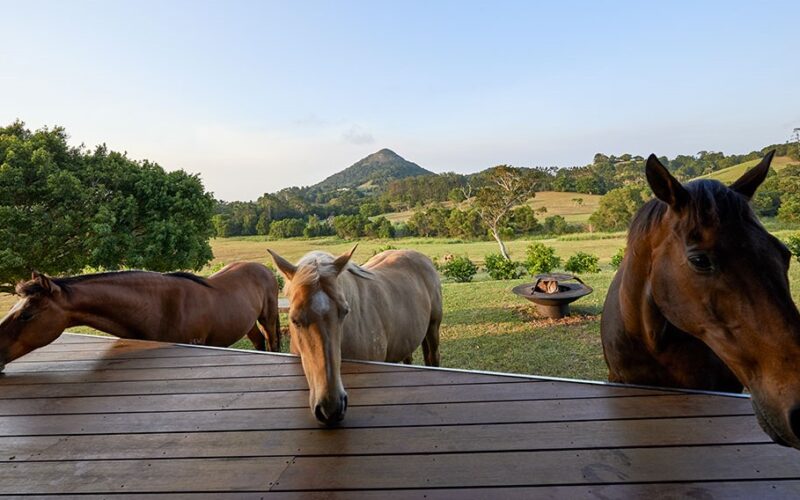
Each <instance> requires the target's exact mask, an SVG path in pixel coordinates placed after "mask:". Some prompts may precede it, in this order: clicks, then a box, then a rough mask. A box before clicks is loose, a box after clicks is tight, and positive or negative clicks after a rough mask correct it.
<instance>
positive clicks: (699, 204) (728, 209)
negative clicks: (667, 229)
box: [628, 179, 756, 247]
mask: <svg viewBox="0 0 800 500" xmlns="http://www.w3.org/2000/svg"><path fill="white" fill-rule="evenodd" d="M683 187H684V188H686V191H687V192H688V193H689V203H688V204H687V208H688V210H689V212H688V217H686V218H685V219H684V222H683V224H686V225H687V228H688V229H690V230H691V229H692V228H700V227H718V226H720V225H721V224H726V225H729V224H731V225H744V224H748V223H751V224H752V223H756V219H755V217H754V215H753V211H752V209H751V208H750V204H749V200H748V199H747V198H746V197H745V196H743V195H741V194H739V193H737V192H736V191H734V190H732V189H730V188H728V186H726V185H724V184H723V183H721V182H719V181H716V180H711V179H700V180H696V181H692V182H689V183H687V184H684V185H683ZM668 208H669V205H667V204H666V203H664V202H663V201H661V200H659V199H658V198H653V199H652V200H650V201H648V202H647V203H645V204H644V206H643V207H642V208H640V209H639V211H638V212H636V215H635V216H634V217H633V220H632V221H631V225H630V228H629V229H628V246H629V247H632V245H633V243H634V242H636V241H638V240H639V239H641V238H644V237H646V236H647V234H648V233H649V232H650V231H651V230H652V229H653V227H654V226H655V225H657V224H659V223H660V222H661V221H662V219H663V218H664V215H665V214H666V213H667V209H668Z"/></svg>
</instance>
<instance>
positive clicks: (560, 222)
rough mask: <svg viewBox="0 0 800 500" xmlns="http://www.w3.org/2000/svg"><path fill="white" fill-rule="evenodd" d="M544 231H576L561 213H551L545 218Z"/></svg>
mask: <svg viewBox="0 0 800 500" xmlns="http://www.w3.org/2000/svg"><path fill="white" fill-rule="evenodd" d="M542 232H543V233H545V234H556V235H558V234H566V233H574V232H575V228H574V227H573V226H571V225H570V224H568V223H567V219H565V218H564V217H562V216H560V215H551V216H550V217H547V218H546V219H545V220H544V224H542Z"/></svg>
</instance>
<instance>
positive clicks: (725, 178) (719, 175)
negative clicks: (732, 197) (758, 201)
mask: <svg viewBox="0 0 800 500" xmlns="http://www.w3.org/2000/svg"><path fill="white" fill-rule="evenodd" d="M760 161H761V159H755V160H750V161H746V162H743V163H740V164H738V165H734V166H732V167H728V168H723V169H722V170H717V171H716V172H712V173H710V174H706V175H701V176H699V177H697V179H716V180H718V181H720V182H722V183H723V184H730V183H732V182H733V181H735V180H736V179H738V178H739V177H741V176H742V174H744V173H745V172H747V171H748V170H749V169H751V168H753V167H755V166H756V165H758V162H760ZM792 163H800V162H798V161H797V160H793V159H792V158H789V157H788V156H776V157H775V158H773V159H772V168H774V169H775V171H780V170H782V169H783V168H785V167H786V166H787V165H790V164H792Z"/></svg>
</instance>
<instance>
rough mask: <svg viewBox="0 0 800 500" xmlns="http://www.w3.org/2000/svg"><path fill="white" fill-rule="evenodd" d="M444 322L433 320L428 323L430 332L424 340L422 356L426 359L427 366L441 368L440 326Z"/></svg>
mask: <svg viewBox="0 0 800 500" xmlns="http://www.w3.org/2000/svg"><path fill="white" fill-rule="evenodd" d="M441 323H442V320H441V319H438V318H431V322H430V323H428V331H427V332H426V333H425V338H424V339H422V356H423V357H424V358H425V364H426V365H427V366H439V326H440V325H441Z"/></svg>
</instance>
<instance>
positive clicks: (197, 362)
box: [6, 351, 297, 373]
mask: <svg viewBox="0 0 800 500" xmlns="http://www.w3.org/2000/svg"><path fill="white" fill-rule="evenodd" d="M213 352H216V351H213ZM296 362H297V358H295V357H294V356H270V355H268V354H266V353H264V354H259V353H256V352H253V353H246V352H236V351H222V352H221V353H220V354H217V355H210V356H190V357H180V358H151V357H146V356H145V357H142V358H133V359H125V358H121V359H115V358H110V359H103V358H97V359H96V360H94V361H68V360H65V361H52V362H37V361H31V362H25V361H12V362H11V363H9V364H8V367H7V368H6V369H7V370H9V373H22V372H26V373H30V372H55V371H65V370H66V371H69V370H87V371H88V370H117V369H126V368H127V369H138V370H145V369H152V368H180V367H198V366H230V365H259V364H279V363H296Z"/></svg>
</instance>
